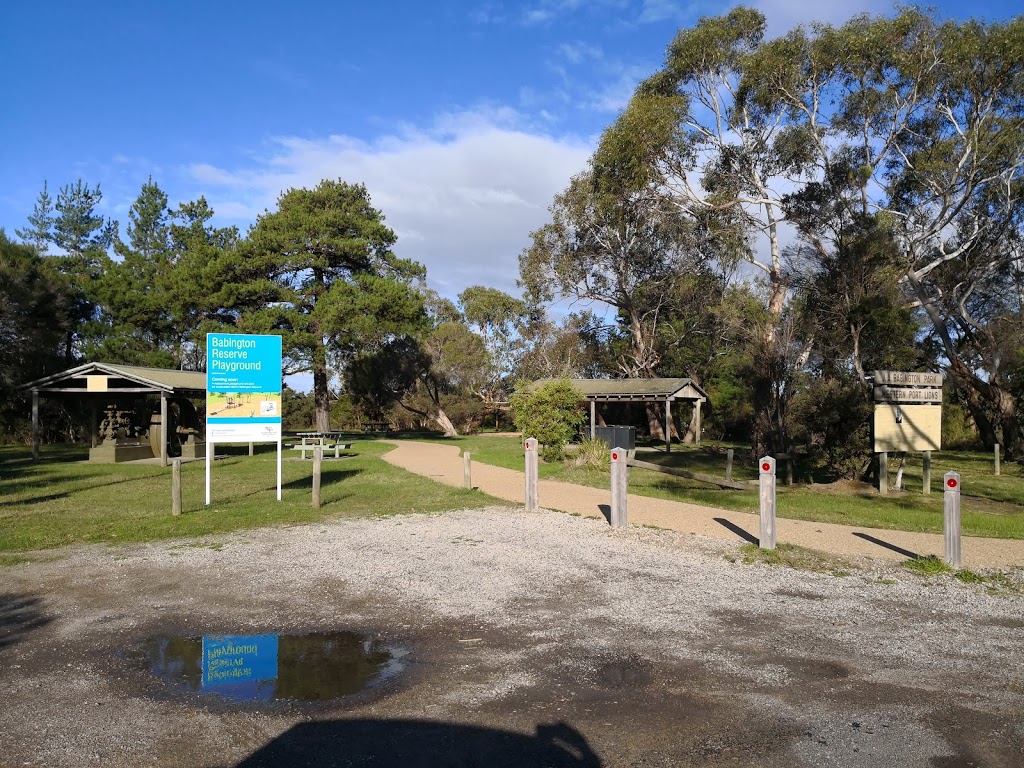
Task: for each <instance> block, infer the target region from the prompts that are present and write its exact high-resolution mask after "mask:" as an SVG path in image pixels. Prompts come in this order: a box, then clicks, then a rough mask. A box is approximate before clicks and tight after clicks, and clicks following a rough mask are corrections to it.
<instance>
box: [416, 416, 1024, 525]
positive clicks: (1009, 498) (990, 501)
mask: <svg viewBox="0 0 1024 768" xmlns="http://www.w3.org/2000/svg"><path fill="white" fill-rule="evenodd" d="M430 439H432V440H435V441H437V442H442V441H443V442H447V443H451V444H455V445H458V446H459V447H460V448H461V449H462V450H464V451H465V450H468V451H470V453H471V454H472V458H473V460H474V461H480V462H483V463H485V464H494V465H496V466H500V467H506V468H508V469H516V470H519V471H522V469H523V456H522V448H521V446H520V442H519V440H518V438H510V437H500V436H495V435H470V436H467V437H459V438H453V439H451V440H444V439H443V438H430ZM707 448H708V447H707V446H705V449H704V450H697V449H694V448H687V447H678V446H673V448H672V453H670V454H666V453H664V452H663V451H656V450H651V451H648V450H643V449H641V451H640V452H639V453H638V454H637V458H638V459H642V460H643V461H648V462H651V463H655V464H661V465H664V466H670V467H676V468H679V469H687V470H690V471H695V472H702V473H705V474H709V475H714V476H717V477H724V476H725V454H724V451H723V452H721V453H716V452H713V451H711V450H707ZM921 460H922V459H921V455H920V454H917V455H908V457H907V466H906V468H905V470H904V473H903V487H904V489H905V490H904V491H903V492H902V493H901V492H895V491H894V492H890V494H889V495H888V496H880V495H879V494H878V492H877V490H875V489H874V488H871V487H868V486H864V485H862V484H855V483H830V484H822V483H820V482H819V484H816V485H810V484H809V483H808V478H809V475H808V471H807V470H806V469H805V468H803V467H801V466H800V465H799V464H798V465H797V468H796V472H795V475H796V479H797V480H798V481H799V482H797V483H796V484H795V485H793V486H790V487H787V486H786V485H785V484H784V478H785V469H784V465H783V464H782V463H781V462H780V466H779V475H780V478H779V485H778V497H777V512H778V515H779V517H785V518H791V519H796V520H812V521H816V522H822V523H842V524H844V525H857V526H864V527H869V528H882V529H889V530H902V531H924V532H929V533H942V525H943V516H942V497H943V488H942V476H943V475H944V474H945V473H946V472H949V471H950V470H955V471H957V472H959V473H960V475H961V483H962V486H961V487H962V488H963V493H964V495H963V497H962V499H961V511H962V525H963V532H964V535H966V536H990V537H994V538H1005V539H1024V474H1022V472H1021V467H1020V465H1018V464H1015V463H1008V462H1007V463H1004V464H1003V465H1002V474H1001V475H1000V476H999V477H995V476H994V475H993V474H992V457H991V456H990V455H988V454H980V453H968V452H954V451H939V452H936V453H933V454H932V483H931V485H932V492H931V494H930V495H928V496H925V495H924V494H923V493H921V484H922V483H921V478H922V473H921V470H922V467H921ZM897 466H898V462H895V461H893V460H892V458H890V464H889V479H890V482H893V481H894V480H895V477H896V469H897ZM539 474H540V477H541V478H542V479H550V480H562V481H565V482H570V483H578V484H580V485H588V486H592V487H594V488H607V487H608V484H609V480H608V473H607V470H599V469H590V468H583V467H574V466H572V462H571V460H570V461H567V462H565V463H562V464H549V463H546V462H542V463H541V465H540V469H539ZM733 478H734V479H735V480H756V479H757V466H756V464H755V463H754V462H753V461H751V460H750V457H749V450H748V449H747V448H743V447H737V448H736V458H735V460H734V464H733ZM821 479H822V478H819V481H820V480H821ZM629 491H630V493H635V494H638V495H641V496H653V497H656V498H663V499H672V500H675V501H687V502H692V503H695V504H704V505H707V506H711V507H720V508H722V509H731V510H736V511H739V512H749V513H751V514H756V513H757V511H758V492H757V487H756V485H755V486H752V487H751V489H750V490H749V491H734V490H727V489H722V488H719V487H717V486H712V485H707V484H705V483H701V482H698V481H695V480H687V479H684V478H681V477H672V476H670V475H663V474H660V473H657V472H652V471H649V470H645V469H640V468H636V467H634V468H631V469H630V471H629Z"/></svg>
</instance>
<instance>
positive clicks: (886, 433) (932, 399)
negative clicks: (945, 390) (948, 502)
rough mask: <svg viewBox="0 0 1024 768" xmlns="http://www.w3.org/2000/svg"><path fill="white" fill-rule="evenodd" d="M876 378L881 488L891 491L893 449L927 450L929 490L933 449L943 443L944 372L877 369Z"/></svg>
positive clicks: (876, 438)
mask: <svg viewBox="0 0 1024 768" xmlns="http://www.w3.org/2000/svg"><path fill="white" fill-rule="evenodd" d="M874 380H875V386H874V393H873V396H874V401H875V416H874V422H873V427H874V429H873V432H874V450H875V453H877V454H878V492H879V494H881V495H883V496H884V495H885V494H887V493H888V492H889V472H888V469H889V467H888V463H889V454H890V453H923V454H924V455H925V481H924V492H925V493H928V485H929V482H930V477H929V475H930V472H931V452H932V451H937V450H939V449H940V448H941V447H942V374H941V373H921V372H914V371H875V374H874ZM901 466H902V465H901ZM901 476H902V475H901Z"/></svg>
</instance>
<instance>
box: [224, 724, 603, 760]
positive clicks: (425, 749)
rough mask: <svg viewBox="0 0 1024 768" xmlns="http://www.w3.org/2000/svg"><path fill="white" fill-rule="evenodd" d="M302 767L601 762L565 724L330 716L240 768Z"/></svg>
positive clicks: (296, 729) (292, 732) (288, 734)
mask: <svg viewBox="0 0 1024 768" xmlns="http://www.w3.org/2000/svg"><path fill="white" fill-rule="evenodd" d="M286 765H301V766H306V767H307V768H329V767H330V766H375V768H435V767H438V766H439V767H442V768H443V767H444V766H451V768H456V767H458V768H473V767H474V766H480V768H517V767H518V766H533V765H536V766H541V765H542V766H550V767H551V768H600V766H601V760H600V758H599V757H598V756H597V754H595V753H594V751H593V750H592V749H591V748H590V745H589V744H588V743H587V740H586V739H585V738H584V737H583V735H582V734H581V733H580V732H579V731H577V730H576V729H575V728H572V727H571V726H569V725H566V724H565V723H555V724H552V725H538V726H537V730H536V733H535V735H532V736H531V735H526V734H522V733H515V732H513V731H504V730H498V729H496V728H482V727H479V726H472V725H455V724H452V723H443V722H436V721H430V720H376V719H371V720H323V721H319V722H312V723H300V724H299V725H296V726H293V727H292V728H290V729H288V730H287V731H285V732H284V733H282V734H281V735H280V736H278V737H277V738H275V739H273V740H272V741H270V742H269V743H268V744H266V745H265V746H263V747H261V748H260V749H259V750H257V751H256V752H254V753H253V754H251V755H249V756H248V757H247V758H245V759H244V760H243V761H242V762H240V763H238V764H237V765H236V766H235V768H271V766H274V768H277V766H286Z"/></svg>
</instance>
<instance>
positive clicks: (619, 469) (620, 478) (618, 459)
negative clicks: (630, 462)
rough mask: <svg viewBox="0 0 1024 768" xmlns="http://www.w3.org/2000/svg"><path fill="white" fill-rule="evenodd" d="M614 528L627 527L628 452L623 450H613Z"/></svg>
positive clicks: (612, 517)
mask: <svg viewBox="0 0 1024 768" xmlns="http://www.w3.org/2000/svg"><path fill="white" fill-rule="evenodd" d="M611 467H612V511H611V515H610V517H611V520H610V521H609V522H610V523H611V524H612V528H625V527H626V498H627V482H628V480H627V476H626V471H627V469H626V451H625V450H624V449H622V448H612V455H611Z"/></svg>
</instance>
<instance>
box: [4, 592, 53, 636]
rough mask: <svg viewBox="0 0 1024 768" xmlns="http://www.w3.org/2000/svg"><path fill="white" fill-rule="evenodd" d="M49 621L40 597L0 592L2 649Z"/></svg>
mask: <svg viewBox="0 0 1024 768" xmlns="http://www.w3.org/2000/svg"><path fill="white" fill-rule="evenodd" d="M49 623H50V619H49V618H48V617H46V616H45V615H44V614H43V611H42V600H40V599H39V598H38V597H31V596H28V595H16V594H12V593H10V592H4V593H0V650H2V649H3V648H6V647H7V646H9V645H14V644H15V643H17V642H18V641H19V640H21V639H22V638H23V637H24V636H25V635H27V634H28V633H30V632H32V631H33V630H36V629H40V628H42V627H45V626H46V625H47V624H49Z"/></svg>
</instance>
